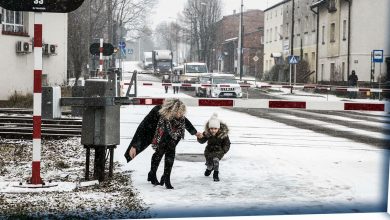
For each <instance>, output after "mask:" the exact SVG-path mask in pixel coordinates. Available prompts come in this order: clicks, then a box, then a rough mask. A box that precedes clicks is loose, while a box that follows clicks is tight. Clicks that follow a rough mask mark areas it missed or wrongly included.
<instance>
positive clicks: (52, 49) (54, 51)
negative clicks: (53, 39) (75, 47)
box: [50, 44, 58, 55]
mask: <svg viewBox="0 0 390 220" xmlns="http://www.w3.org/2000/svg"><path fill="white" fill-rule="evenodd" d="M57 47H58V46H57V44H50V55H57Z"/></svg>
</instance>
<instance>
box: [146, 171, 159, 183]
mask: <svg viewBox="0 0 390 220" xmlns="http://www.w3.org/2000/svg"><path fill="white" fill-rule="evenodd" d="M148 181H150V182H151V183H152V184H153V185H159V184H160V183H159V182H158V180H157V176H156V172H153V171H149V173H148Z"/></svg>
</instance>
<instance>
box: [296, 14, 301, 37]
mask: <svg viewBox="0 0 390 220" xmlns="http://www.w3.org/2000/svg"><path fill="white" fill-rule="evenodd" d="M297 35H298V36H300V35H301V19H300V18H299V19H298V25H297Z"/></svg>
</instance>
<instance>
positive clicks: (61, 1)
mask: <svg viewBox="0 0 390 220" xmlns="http://www.w3.org/2000/svg"><path fill="white" fill-rule="evenodd" d="M83 2H84V0H0V6H1V7H2V8H5V9H7V10H11V11H32V12H56V13H68V12H71V11H74V10H76V9H77V8H78V7H80V6H81V5H82V4H83Z"/></svg>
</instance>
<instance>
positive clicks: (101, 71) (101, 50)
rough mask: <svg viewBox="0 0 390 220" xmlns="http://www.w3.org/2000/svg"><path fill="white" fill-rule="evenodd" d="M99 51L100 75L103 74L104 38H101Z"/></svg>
mask: <svg viewBox="0 0 390 220" xmlns="http://www.w3.org/2000/svg"><path fill="white" fill-rule="evenodd" d="M99 51H100V54H99V75H100V76H103V38H100V47H99Z"/></svg>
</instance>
